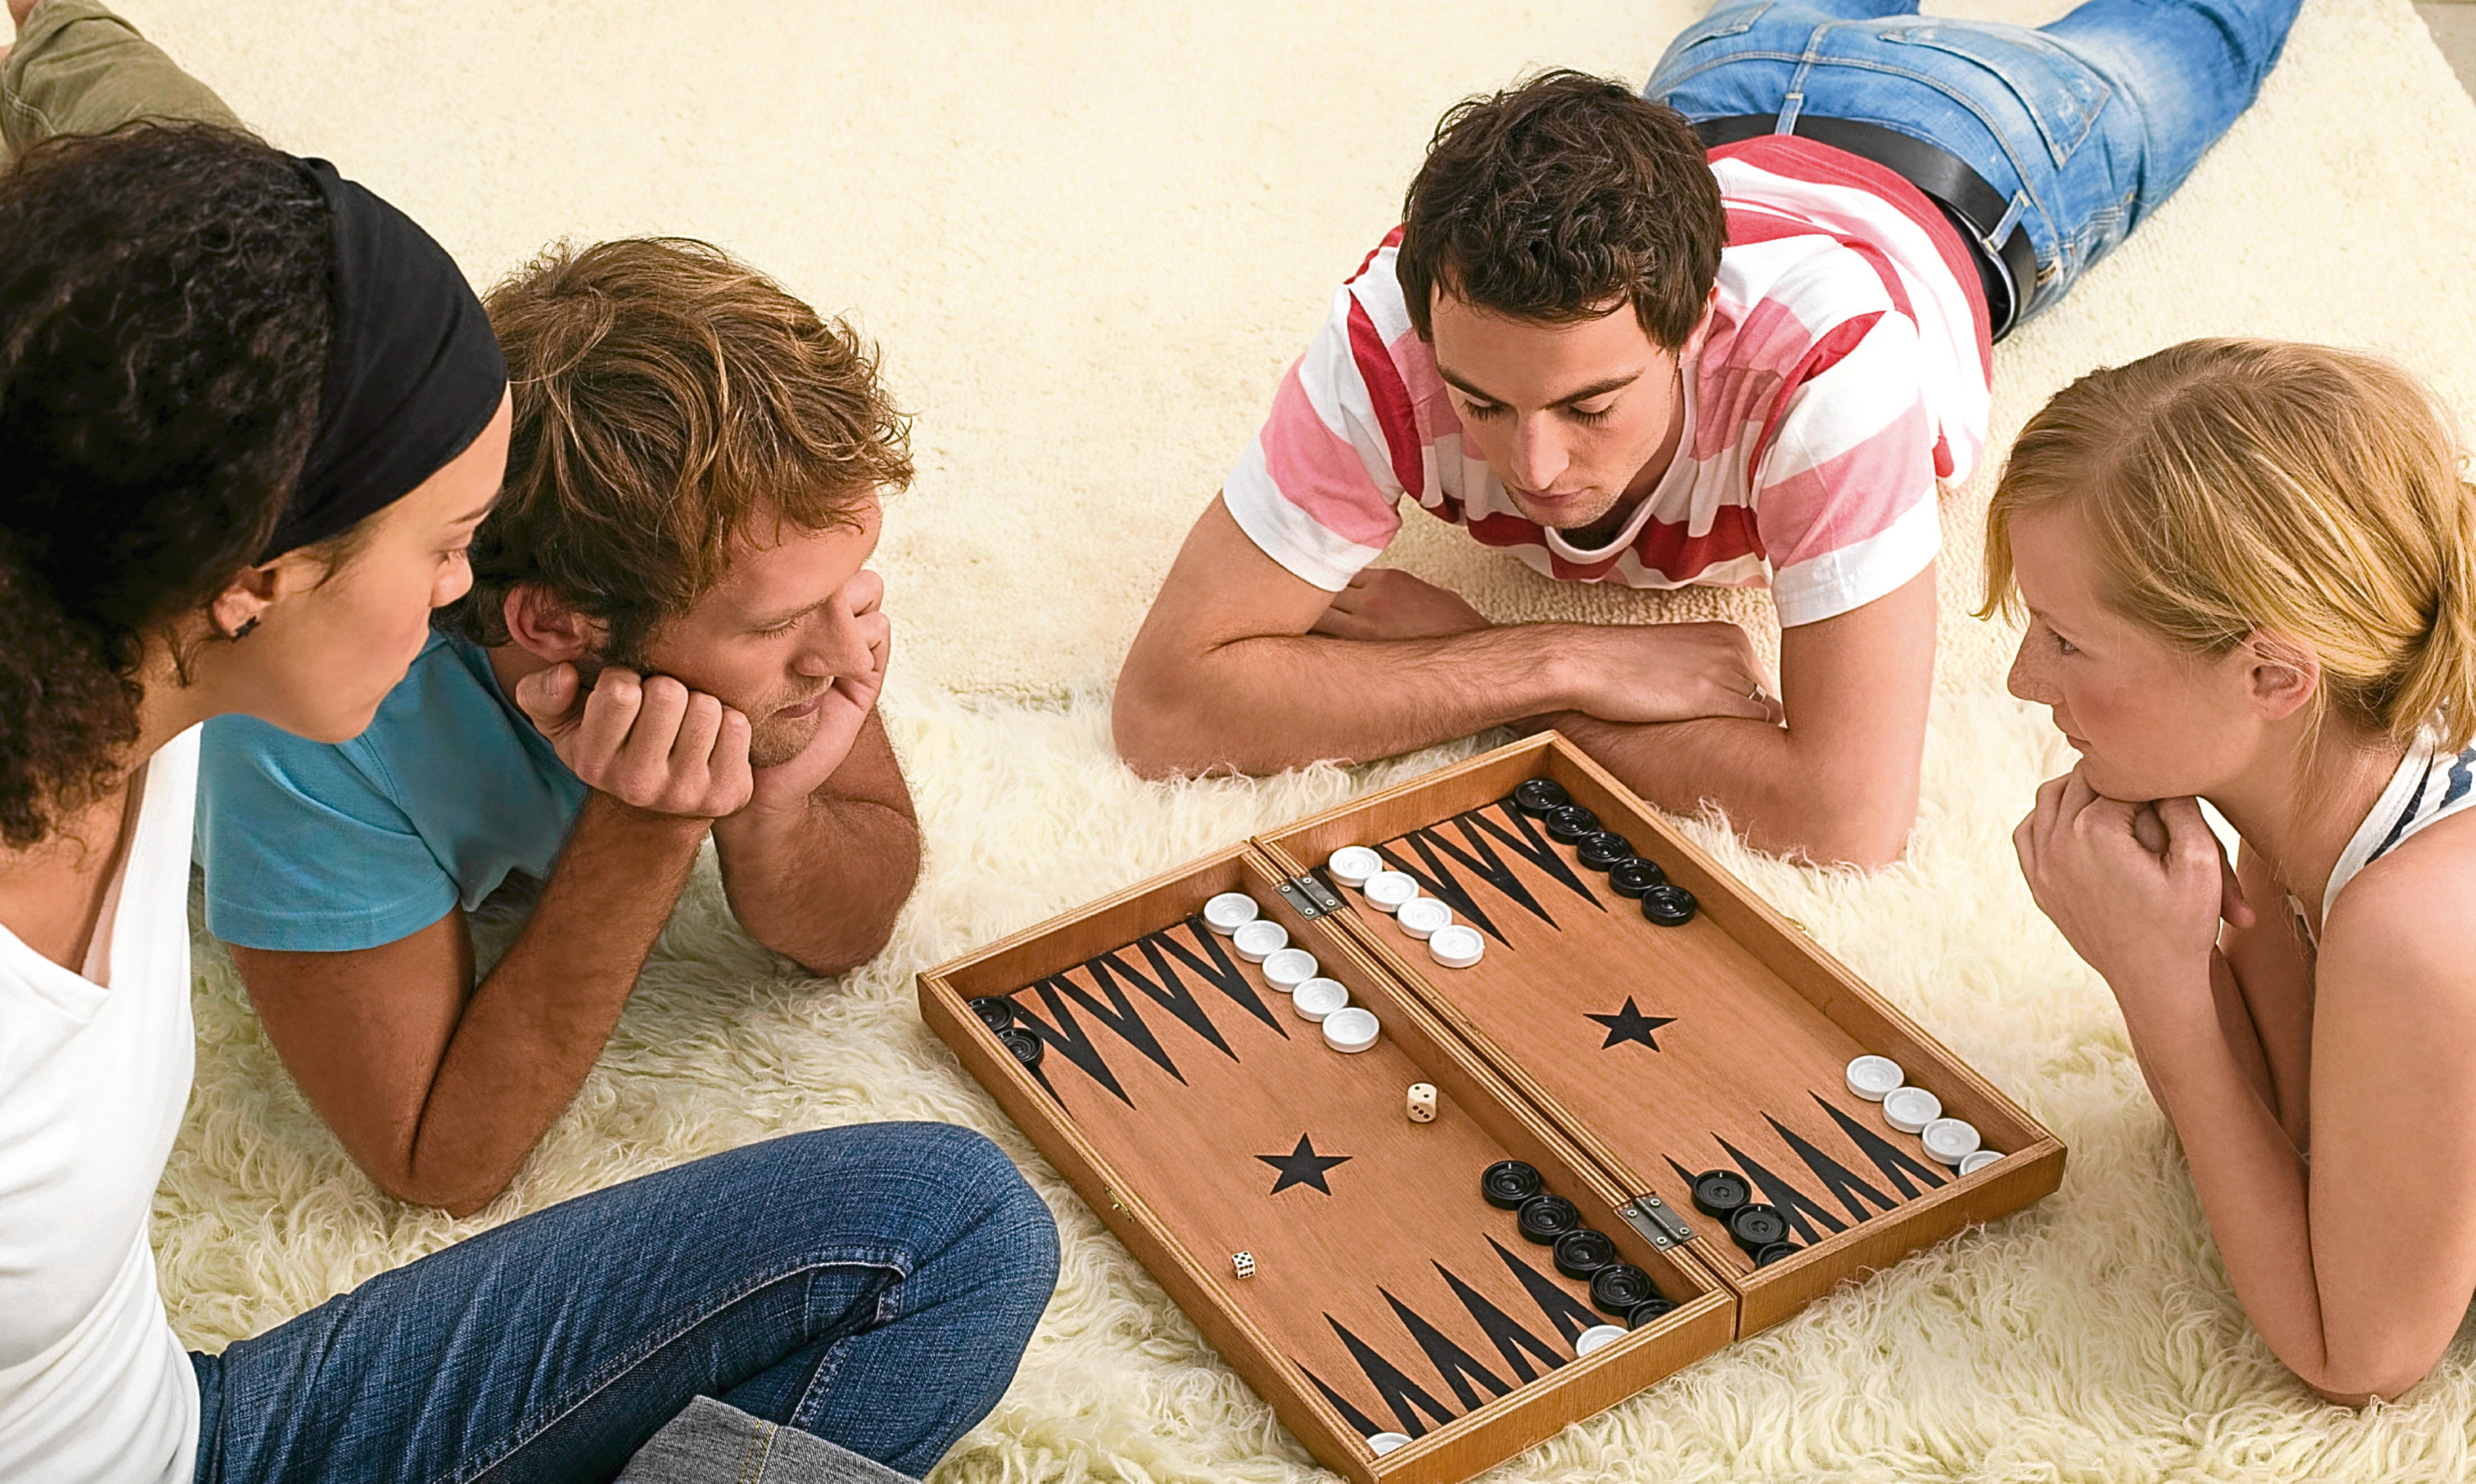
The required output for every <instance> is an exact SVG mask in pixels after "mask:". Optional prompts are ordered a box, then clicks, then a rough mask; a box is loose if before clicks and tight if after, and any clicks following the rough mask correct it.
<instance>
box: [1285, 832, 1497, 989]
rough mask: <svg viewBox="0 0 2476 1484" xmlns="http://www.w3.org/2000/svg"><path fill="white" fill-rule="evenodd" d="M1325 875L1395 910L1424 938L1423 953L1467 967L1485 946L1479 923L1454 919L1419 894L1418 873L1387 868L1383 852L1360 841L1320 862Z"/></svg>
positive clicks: (1378, 905) (1413, 933)
mask: <svg viewBox="0 0 2476 1484" xmlns="http://www.w3.org/2000/svg"><path fill="white" fill-rule="evenodd" d="M1324 869H1325V874H1326V875H1328V876H1330V877H1331V878H1333V879H1334V880H1336V881H1339V882H1340V883H1341V884H1342V885H1344V886H1347V887H1349V888H1350V889H1351V890H1353V891H1355V892H1357V893H1358V894H1359V895H1360V896H1362V897H1364V898H1366V899H1367V904H1368V905H1369V906H1372V907H1374V908H1375V909H1376V910H1378V911H1381V912H1390V913H1391V914H1393V920H1394V921H1395V922H1397V923H1399V924H1400V925H1401V930H1402V931H1403V932H1406V933H1408V934H1409V935H1410V936H1412V937H1414V938H1423V939H1424V940H1426V944H1427V956H1428V957H1430V958H1433V959H1434V960H1435V961H1436V962H1438V963H1440V964H1443V965H1444V966H1445V967H1446V968H1448V969H1467V968H1469V967H1470V966H1471V965H1473V964H1474V963H1476V962H1478V961H1479V959H1480V958H1481V957H1482V956H1483V955H1484V954H1485V953H1486V952H1487V940H1486V939H1485V938H1482V937H1480V936H1479V933H1478V929H1477V928H1471V927H1466V926H1464V925H1463V924H1460V923H1457V922H1454V921H1453V909H1452V908H1450V907H1448V906H1447V905H1445V904H1444V903H1441V902H1438V901H1437V900H1436V899H1435V898H1433V897H1422V896H1420V895H1419V881H1418V878H1416V877H1413V876H1411V875H1410V874H1409V873H1408V872H1406V871H1390V870H1387V869H1385V866H1384V857H1383V856H1381V855H1378V854H1377V853H1374V851H1372V850H1369V849H1368V848H1367V847H1366V846H1364V845H1345V846H1343V847H1342V848H1341V849H1339V850H1337V851H1335V852H1333V853H1332V858H1331V859H1329V860H1326V861H1325V863H1324Z"/></svg>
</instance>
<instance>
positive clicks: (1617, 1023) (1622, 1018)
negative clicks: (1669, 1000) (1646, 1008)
mask: <svg viewBox="0 0 2476 1484" xmlns="http://www.w3.org/2000/svg"><path fill="white" fill-rule="evenodd" d="M1591 1019H1593V1020H1595V1021H1597V1022H1598V1023H1599V1024H1600V1025H1602V1026H1607V1027H1608V1038H1607V1040H1606V1041H1604V1042H1602V1043H1600V1046H1599V1050H1600V1051H1606V1050H1607V1049H1608V1048H1609V1047H1612V1046H1622V1045H1623V1044H1624V1043H1626V1042H1627V1041H1639V1042H1641V1043H1642V1044H1643V1045H1645V1046H1647V1047H1649V1048H1650V1049H1651V1050H1652V1051H1658V1050H1659V1043H1658V1042H1657V1041H1654V1040H1652V1039H1651V1036H1650V1033H1651V1032H1652V1031H1654V1030H1657V1029H1658V1028H1659V1027H1660V1026H1666V1025H1670V1024H1672V1023H1673V1022H1674V1021H1675V1019H1676V1017H1675V1016H1673V1015H1645V1014H1643V1013H1642V1012H1641V1011H1640V1010H1637V1009H1635V1008H1634V1007H1633V996H1631V995H1627V996H1625V1002H1624V1008H1623V1009H1622V1010H1619V1011H1618V1012H1617V1013H1615V1014H1614V1015H1594V1016H1592V1017H1591Z"/></svg>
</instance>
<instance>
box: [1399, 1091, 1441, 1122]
mask: <svg viewBox="0 0 2476 1484" xmlns="http://www.w3.org/2000/svg"><path fill="white" fill-rule="evenodd" d="M1403 1111H1405V1112H1407V1113H1408V1114H1409V1115H1410V1122H1412V1123H1414V1124H1432V1123H1434V1122H1435V1121H1436V1085H1435V1084H1434V1083H1433V1082H1413V1083H1411V1084H1410V1094H1409V1097H1408V1098H1407V1099H1405V1100H1404V1101H1403Z"/></svg>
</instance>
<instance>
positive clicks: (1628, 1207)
mask: <svg viewBox="0 0 2476 1484" xmlns="http://www.w3.org/2000/svg"><path fill="white" fill-rule="evenodd" d="M1617 1214H1618V1215H1619V1216H1622V1217H1623V1218H1624V1223H1625V1224H1626V1225H1628V1226H1631V1227H1632V1228H1633V1229H1634V1230H1636V1231H1638V1232H1640V1233H1642V1239H1643V1240H1644V1241H1646V1242H1647V1243H1649V1244H1650V1245H1651V1246H1653V1247H1656V1248H1671V1247H1674V1246H1675V1245H1676V1244H1678V1243H1679V1242H1691V1241H1693V1240H1694V1228H1693V1227H1691V1226H1688V1225H1686V1224H1685V1221H1684V1219H1683V1218H1682V1217H1680V1216H1678V1215H1677V1214H1676V1208H1675V1207H1673V1206H1671V1205H1670V1204H1669V1203H1668V1202H1667V1201H1665V1200H1660V1199H1659V1198H1658V1197H1657V1196H1636V1197H1634V1198H1633V1199H1632V1200H1628V1201H1626V1202H1625V1203H1624V1204H1623V1205H1621V1206H1619V1207H1617Z"/></svg>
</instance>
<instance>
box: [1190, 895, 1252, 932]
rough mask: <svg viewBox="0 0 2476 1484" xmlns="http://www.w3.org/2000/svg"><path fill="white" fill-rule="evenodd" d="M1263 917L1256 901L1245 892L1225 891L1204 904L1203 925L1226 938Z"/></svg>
mask: <svg viewBox="0 0 2476 1484" xmlns="http://www.w3.org/2000/svg"><path fill="white" fill-rule="evenodd" d="M1263 915H1264V909H1263V908H1262V907H1260V906H1257V905H1256V904H1255V899H1254V898H1252V897H1250V896H1248V895H1247V894H1246V893H1245V892H1243V891H1225V892H1223V893H1222V894H1221V895H1220V896H1218V897H1215V898H1213V899H1212V900H1211V901H1210V902H1207V903H1204V904H1203V925H1204V926H1205V927H1207V928H1211V929H1212V930H1213V931H1214V932H1217V933H1219V934H1221V935H1222V936H1223V937H1225V938H1226V937H1227V936H1229V935H1230V934H1231V933H1233V932H1236V931H1237V930H1238V929H1239V928H1244V927H1246V926H1247V925H1248V924H1249V923H1251V922H1253V921H1254V920H1255V919H1257V918H1259V917H1261V916H1263Z"/></svg>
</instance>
